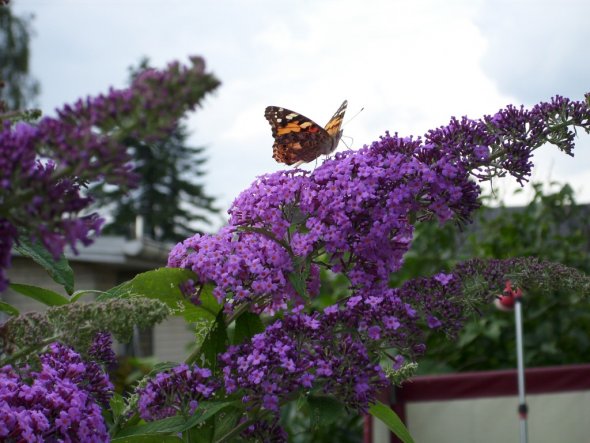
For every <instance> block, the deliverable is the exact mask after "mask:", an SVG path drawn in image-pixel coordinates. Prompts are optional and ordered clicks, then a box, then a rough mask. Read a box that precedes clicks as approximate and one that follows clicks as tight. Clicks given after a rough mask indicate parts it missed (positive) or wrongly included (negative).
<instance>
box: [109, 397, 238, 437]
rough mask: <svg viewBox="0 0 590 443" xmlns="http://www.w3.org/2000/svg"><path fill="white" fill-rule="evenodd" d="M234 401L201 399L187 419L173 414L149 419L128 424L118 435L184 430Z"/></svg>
mask: <svg viewBox="0 0 590 443" xmlns="http://www.w3.org/2000/svg"><path fill="white" fill-rule="evenodd" d="M235 403H236V402H235V401H224V402H212V401H211V402H209V401H203V402H201V403H200V404H199V408H198V409H197V410H196V411H195V413H194V414H193V415H192V416H191V417H189V418H188V419H187V418H185V417H180V416H174V417H168V418H164V419H162V420H156V421H151V422H148V423H145V424H142V425H138V426H130V427H128V428H125V429H123V430H121V432H119V434H118V436H119V437H126V436H131V435H137V436H140V435H152V434H171V433H179V432H184V431H186V430H187V429H190V428H192V427H193V426H196V425H198V424H200V423H203V422H205V421H206V420H208V419H209V418H211V417H213V415H215V414H216V413H217V412H219V411H221V410H222V409H223V408H226V407H228V406H230V405H233V404H235Z"/></svg>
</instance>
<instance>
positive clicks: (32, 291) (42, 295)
mask: <svg viewBox="0 0 590 443" xmlns="http://www.w3.org/2000/svg"><path fill="white" fill-rule="evenodd" d="M9 286H10V289H12V290H13V291H16V292H18V293H20V294H23V295H26V296H27V297H30V298H32V299H33V300H37V301H38V302H40V303H43V304H44V305H46V306H62V305H67V304H68V303H69V302H70V301H69V300H68V299H67V298H65V297H64V296H63V295H61V294H58V293H57V292H53V291H50V290H49V289H45V288H40V287H38V286H31V285H22V284H19V283H11V284H10V285H9Z"/></svg>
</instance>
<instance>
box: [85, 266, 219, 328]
mask: <svg viewBox="0 0 590 443" xmlns="http://www.w3.org/2000/svg"><path fill="white" fill-rule="evenodd" d="M190 279H192V280H194V281H197V276H196V274H195V273H194V272H192V271H190V270H188V269H178V268H160V269H156V270H153V271H148V272H144V273H141V274H138V275H137V276H135V278H133V279H132V280H129V281H127V282H125V283H122V284H120V285H119V286H115V287H114V288H112V289H109V290H108V291H107V292H105V293H104V294H102V295H100V296H99V297H98V298H97V300H98V301H104V300H108V299H111V298H128V297H135V296H138V295H139V296H143V297H147V298H154V299H157V300H160V301H161V302H163V303H166V305H168V307H169V308H170V309H171V310H172V313H173V315H177V316H183V317H184V319H185V320H186V321H187V322H195V321H197V320H200V319H203V318H205V319H209V320H213V319H214V318H215V316H216V315H217V313H218V312H219V311H220V310H221V305H220V304H219V303H217V300H215V297H214V296H213V285H210V284H208V285H203V287H202V289H201V293H200V297H199V299H200V301H201V304H200V305H199V306H195V305H194V304H193V303H191V302H190V301H189V300H188V299H187V297H186V296H185V295H184V294H183V293H182V292H181V291H180V288H179V285H180V284H182V283H184V282H186V281H187V280H190Z"/></svg>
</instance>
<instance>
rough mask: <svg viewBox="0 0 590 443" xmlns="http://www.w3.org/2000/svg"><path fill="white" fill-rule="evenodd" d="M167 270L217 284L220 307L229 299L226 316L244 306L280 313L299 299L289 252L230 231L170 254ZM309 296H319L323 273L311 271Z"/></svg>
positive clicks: (185, 244)
mask: <svg viewBox="0 0 590 443" xmlns="http://www.w3.org/2000/svg"><path fill="white" fill-rule="evenodd" d="M168 266H172V267H180V268H188V269H192V270H193V271H194V272H195V273H196V274H197V275H198V277H199V282H200V283H208V282H213V283H215V289H214V292H213V293H214V295H215V296H216V298H217V299H218V300H219V301H220V302H221V301H223V300H224V299H225V298H226V297H227V296H228V293H231V295H232V298H231V299H230V300H231V301H230V302H228V303H227V304H226V310H228V311H231V310H232V309H233V308H235V307H236V306H237V305H238V304H240V303H249V302H251V303H252V304H253V305H257V306H258V309H259V310H261V309H263V308H267V309H275V310H276V309H280V308H285V307H286V301H288V300H292V299H295V298H296V297H297V293H296V292H295V290H294V289H293V287H292V286H291V284H290V283H289V280H288V274H289V273H290V272H291V271H293V261H292V259H291V256H290V255H289V253H288V251H287V250H286V249H285V248H284V247H283V246H281V245H280V244H278V243H277V242H276V241H274V240H271V239H270V238H268V237H265V236H263V235H261V234H257V233H252V232H240V231H238V230H237V229H236V228H234V227H232V226H228V227H225V228H223V229H221V230H220V231H219V233H218V234H217V235H203V236H202V235H199V234H197V235H195V236H194V237H191V238H188V239H187V240H185V241H184V242H182V243H179V244H177V245H176V246H175V247H174V249H173V250H172V251H171V252H170V255H169V258H168ZM310 275H311V277H310V279H309V280H310V281H309V285H308V291H309V292H310V293H312V294H313V293H317V290H318V288H319V286H318V285H319V283H318V282H319V270H318V269H317V266H315V265H314V266H312V268H311V270H310Z"/></svg>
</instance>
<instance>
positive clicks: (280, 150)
mask: <svg viewBox="0 0 590 443" xmlns="http://www.w3.org/2000/svg"><path fill="white" fill-rule="evenodd" d="M345 110H346V102H344V103H343V104H342V106H341V107H340V108H339V109H338V111H336V114H334V116H333V117H332V119H330V121H329V122H328V124H327V125H326V128H322V127H321V126H320V125H318V124H317V123H315V122H314V121H312V120H310V119H309V118H307V117H305V116H303V115H301V114H299V113H297V112H294V111H290V110H289V109H285V108H279V107H277V106H269V107H267V108H266V111H265V113H264V116H265V117H266V119H267V120H268V122H269V123H270V126H271V128H272V136H273V137H274V144H273V147H272V151H273V154H272V156H273V158H274V159H275V160H276V161H278V162H279V163H285V164H286V165H295V164H296V165H299V164H301V163H307V162H311V161H313V160H315V159H316V158H318V157H319V156H320V155H322V154H329V153H330V152H332V151H333V150H334V149H335V147H336V146H335V144H338V140H339V135H340V126H341V124H342V117H343V116H344V111H345Z"/></svg>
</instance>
